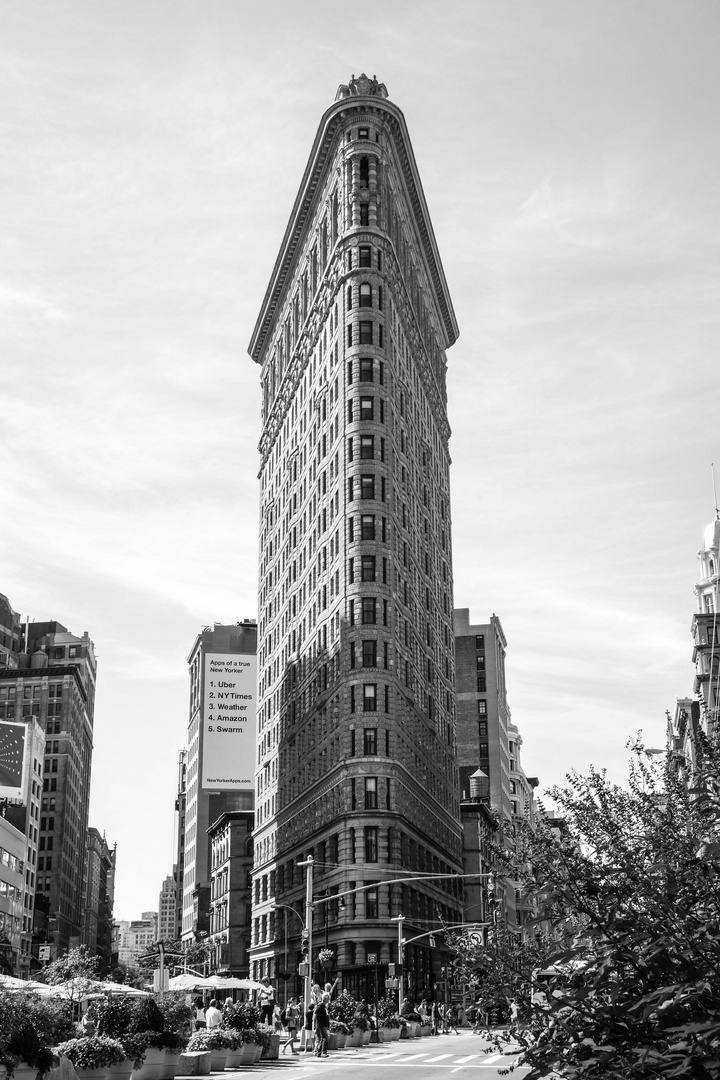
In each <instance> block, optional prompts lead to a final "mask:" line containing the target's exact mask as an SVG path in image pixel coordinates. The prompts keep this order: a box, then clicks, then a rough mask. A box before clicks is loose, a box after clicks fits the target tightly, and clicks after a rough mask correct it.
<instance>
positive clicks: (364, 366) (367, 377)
mask: <svg viewBox="0 0 720 1080" xmlns="http://www.w3.org/2000/svg"><path fill="white" fill-rule="evenodd" d="M372 381H373V360H372V357H368V358H364V357H363V358H361V359H360V382H372Z"/></svg>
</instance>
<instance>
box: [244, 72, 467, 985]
mask: <svg viewBox="0 0 720 1080" xmlns="http://www.w3.org/2000/svg"><path fill="white" fill-rule="evenodd" d="M457 333H458V331H457V325H456V322H455V316H454V313H453V309H452V304H451V301H450V296H449V293H448V289H447V285H446V282H445V277H444V273H443V269H442V265H441V262H440V256H439V253H438V249H437V245H436V242H435V237H434V235H433V229H432V224H431V221H430V215H429V213H428V208H427V205H426V202H425V197H424V194H423V189H422V185H421V182H420V176H419V173H418V168H417V165H416V162H415V158H414V155H413V150H412V146H411V144H410V138H409V135H408V131H407V127H406V124H405V120H404V117H403V114H402V113H401V111H400V109H399V108H398V107H397V106H396V105H394V104H393V103H392V102H390V101H389V100H388V95H387V90H386V88H385V86H384V85H382V84H379V83H378V82H377V80H376V79H374V78H373V79H369V78H367V77H366V76H365V75H362V76H361V77H360V78H358V79H355V78H354V77H353V79H352V80H351V81H350V83H349V84H348V85H343V86H341V87H340V88H339V90H338V93H337V96H336V100H335V103H334V104H333V105H332V106H331V107H330V108H329V109H328V110H327V111H326V112H325V114H324V115H323V117H322V119H321V121H320V126H319V128H318V132H317V135H316V138H315V142H314V144H313V147H312V150H311V152H310V157H309V160H308V163H307V166H306V168H305V172H304V175H303V177H302V181H301V184H300V190H299V192H298V195H297V198H296V200H295V204H294V206H293V209H292V213H291V215H290V220H289V223H288V226H287V229H286V231H285V236H284V238H283V241H282V244H281V247H280V252H279V254H278V257H277V260H276V262H275V266H274V269H273V272H272V276H271V279H270V283H269V285H268V288H267V292H266V294H265V298H264V300H263V304H262V308H261V310H260V314H259V317H258V320H257V323H256V326H255V330H254V333H253V336H252V340H251V343H250V348H249V352H250V355H251V356H252V358H253V360H255V362H256V363H257V364H258V365H260V369H261V371H260V377H261V383H262V419H263V432H262V438H261V442H260V452H261V457H262V464H261V473H260V479H261V525H260V528H261V536H260V597H259V657H258V671H259V690H258V708H259V712H258V766H257V781H256V792H257V794H256V799H257V809H256V828H255V864H254V897H253V904H254V906H253V946H252V960H253V972H254V974H255V975H256V976H258V975H260V974H269V975H270V976H271V977H274V976H275V975H276V972H277V969H278V965H279V964H280V963H281V962H282V958H283V956H284V955H285V953H284V944H285V943H284V916H285V912H283V911H280V913H279V918H278V920H277V921H276V919H275V911H276V909H278V908H282V905H291V907H292V908H298V907H300V908H301V907H302V902H303V887H304V886H303V880H304V878H303V871H302V870H301V869H298V867H297V863H298V861H300V860H302V859H303V857H304V856H307V855H309V854H312V855H313V857H314V859H315V867H314V871H315V896H316V920H317V927H316V936H315V942H316V944H317V945H318V947H319V946H321V945H327V947H328V948H330V949H332V950H333V953H334V965H335V967H336V968H337V969H338V970H341V971H342V972H343V985H344V986H348V987H350V989H351V990H355V992H357V993H359V995H360V996H370V997H372V990H371V985H372V980H373V975H374V959H375V958H377V959H378V961H379V963H380V964H381V965H384V964H386V963H387V962H388V961H390V960H391V959H394V958H395V955H396V942H397V936H398V935H397V924H396V923H393V922H391V921H390V920H391V918H392V917H394V916H396V915H397V914H402V915H404V916H405V917H406V919H407V922H406V924H405V928H406V937H407V938H410V937H414V936H416V935H420V934H421V933H423V932H424V930H426V929H428V928H431V927H432V926H437V925H438V924H439V921H440V920H442V919H445V920H446V921H447V922H449V923H456V922H458V921H459V915H460V911H461V907H462V898H461V886H460V883H459V882H458V880H457V878H454V879H453V878H451V877H445V878H444V879H441V878H437V879H436V880H423V881H420V880H417V878H418V876H419V875H429V874H432V873H436V874H438V875H440V874H447V875H450V874H453V873H457V872H458V871H459V870H460V868H461V837H460V825H459V800H458V795H457V791H458V775H457V765H456V757H455V717H454V700H453V664H454V659H453V655H454V650H453V634H452V624H451V615H452V558H451V540H450V481H449V465H450V459H449V453H448V440H449V436H450V429H449V426H448V419H447V408H446V387H445V368H446V356H445V351H446V349H447V348H448V347H449V346H451V345H452V344H453V342H454V341H455V339H456V337H457ZM413 875H415V880H412V882H410V881H409V882H408V884H407V885H406V886H402V885H386V884H383V882H387V881H392V880H393V879H394V878H398V877H403V876H407V877H408V878H409V879H410V878H412V877H413ZM351 890H358V891H351ZM338 893H347V896H346V897H343V902H342V903H340V900H339V899H338V900H337V901H335V900H333V899H332V897H333V896H335V895H337V894H338ZM281 928H282V929H281ZM288 932H289V934H290V942H291V945H290V949H291V952H292V959H293V964H292V968H293V970H294V969H295V963H294V962H295V960H296V959H297V951H298V949H299V946H300V936H299V923H298V920H297V918H295V917H294V916H293V914H292V912H290V915H289V931H288ZM434 955H435V963H436V964H437V965H439V963H440V958H439V956H438V954H437V953H435V954H434ZM314 960H315V958H314V957H313V961H314ZM406 963H407V967H408V976H409V986H410V989H411V992H413V993H415V992H416V991H417V990H419V989H421V988H422V989H427V988H429V987H430V986H431V982H432V972H431V965H432V963H433V960H432V954H431V951H430V949H429V948H428V939H427V938H424V939H422V940H420V941H419V942H418V943H417V944H414V945H412V946H409V948H408V955H407V957H406ZM381 970H382V969H381Z"/></svg>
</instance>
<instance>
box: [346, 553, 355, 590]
mask: <svg viewBox="0 0 720 1080" xmlns="http://www.w3.org/2000/svg"><path fill="white" fill-rule="evenodd" d="M348 582H349V583H350V584H351V585H354V584H355V560H354V559H348Z"/></svg>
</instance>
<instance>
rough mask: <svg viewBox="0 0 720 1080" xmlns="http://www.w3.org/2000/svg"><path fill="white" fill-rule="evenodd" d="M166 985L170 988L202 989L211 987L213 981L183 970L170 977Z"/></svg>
mask: <svg viewBox="0 0 720 1080" xmlns="http://www.w3.org/2000/svg"><path fill="white" fill-rule="evenodd" d="M168 986H169V988H170V989H171V990H202V989H203V988H208V989H210V988H212V987H214V983H213V982H212V981H211V980H210V979H203V978H202V977H201V976H200V975H191V974H190V972H188V971H184V972H183V973H182V975H175V976H174V978H172V979H170V982H169V983H168Z"/></svg>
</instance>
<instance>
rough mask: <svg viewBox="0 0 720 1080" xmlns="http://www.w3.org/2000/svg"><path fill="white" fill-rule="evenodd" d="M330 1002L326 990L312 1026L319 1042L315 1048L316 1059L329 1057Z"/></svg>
mask: <svg viewBox="0 0 720 1080" xmlns="http://www.w3.org/2000/svg"><path fill="white" fill-rule="evenodd" d="M329 1001H330V994H329V993H328V991H327V990H326V991H325V993H324V994H323V996H322V997H321V999H320V1001H318V1003H317V1005H316V1006H315V1009H314V1011H313V1019H312V1026H313V1032H314V1034H315V1038H316V1040H317V1046H316V1048H315V1056H316V1057H327V1056H328V1041H329V1039H330V1017H329V1016H328V1011H327V1007H328V1003H329Z"/></svg>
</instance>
